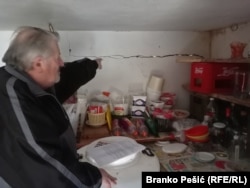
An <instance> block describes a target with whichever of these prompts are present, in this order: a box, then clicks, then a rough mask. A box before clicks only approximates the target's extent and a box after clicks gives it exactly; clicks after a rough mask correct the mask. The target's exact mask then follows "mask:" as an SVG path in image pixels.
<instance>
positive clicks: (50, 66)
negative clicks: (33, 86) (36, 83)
mask: <svg viewBox="0 0 250 188" xmlns="http://www.w3.org/2000/svg"><path fill="white" fill-rule="evenodd" d="M52 50H53V53H52V55H50V57H48V58H46V59H45V61H46V62H44V63H45V67H44V68H45V69H44V74H45V75H46V82H47V84H46V85H48V86H49V87H51V86H53V85H54V84H55V83H57V82H59V81H60V67H63V66H64V63H63V61H62V58H61V56H60V50H59V47H58V44H57V43H56V42H53V43H52Z"/></svg>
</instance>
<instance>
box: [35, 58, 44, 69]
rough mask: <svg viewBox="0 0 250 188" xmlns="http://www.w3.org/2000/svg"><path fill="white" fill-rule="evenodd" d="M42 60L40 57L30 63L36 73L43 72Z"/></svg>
mask: <svg viewBox="0 0 250 188" xmlns="http://www.w3.org/2000/svg"><path fill="white" fill-rule="evenodd" d="M43 61H44V58H42V57H41V56H38V57H35V58H34V59H33V61H32V69H33V70H36V71H38V72H42V71H43V70H44V62H43Z"/></svg>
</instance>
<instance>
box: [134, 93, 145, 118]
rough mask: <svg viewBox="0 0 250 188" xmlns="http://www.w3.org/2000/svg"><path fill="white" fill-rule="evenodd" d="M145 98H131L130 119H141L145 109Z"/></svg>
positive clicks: (142, 96) (141, 96)
mask: <svg viewBox="0 0 250 188" xmlns="http://www.w3.org/2000/svg"><path fill="white" fill-rule="evenodd" d="M146 100H147V96H144V95H140V96H139V95H138V96H137V95H136V96H132V106H131V116H132V117H143V113H144V111H145V109H146Z"/></svg>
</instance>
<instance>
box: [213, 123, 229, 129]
mask: <svg viewBox="0 0 250 188" xmlns="http://www.w3.org/2000/svg"><path fill="white" fill-rule="evenodd" d="M213 126H214V127H216V128H219V129H223V128H225V127H226V124H225V123H221V122H215V123H214V124H213Z"/></svg>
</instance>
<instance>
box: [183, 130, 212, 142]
mask: <svg viewBox="0 0 250 188" xmlns="http://www.w3.org/2000/svg"><path fill="white" fill-rule="evenodd" d="M208 136H209V133H208V132H207V133H205V134H204V135H200V136H189V135H186V137H187V138H188V139H189V140H190V141H194V142H206V141H208Z"/></svg>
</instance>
